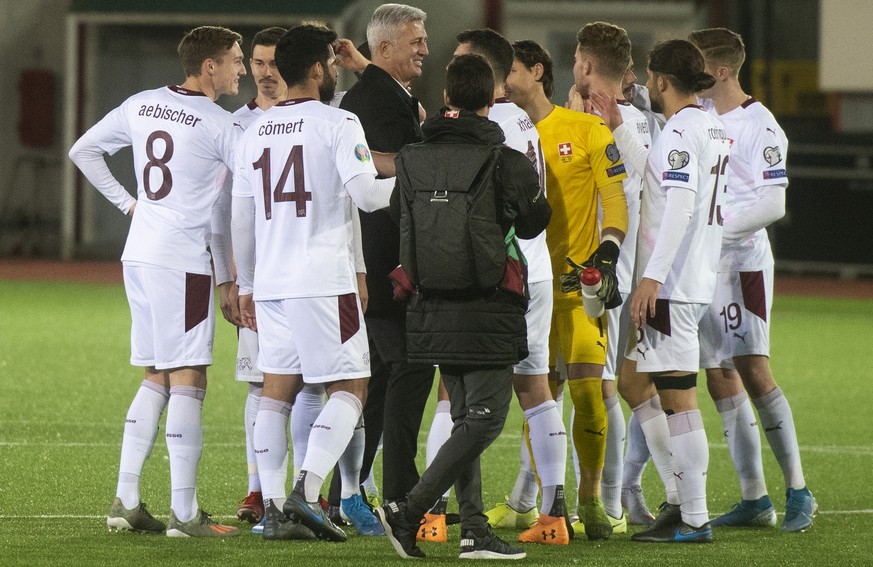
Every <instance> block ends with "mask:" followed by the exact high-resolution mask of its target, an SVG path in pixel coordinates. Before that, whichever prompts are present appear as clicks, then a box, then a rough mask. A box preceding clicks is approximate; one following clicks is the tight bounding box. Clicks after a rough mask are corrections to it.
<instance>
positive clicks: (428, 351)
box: [377, 55, 552, 559]
mask: <svg viewBox="0 0 873 567" xmlns="http://www.w3.org/2000/svg"><path fill="white" fill-rule="evenodd" d="M493 94H494V77H493V74H492V71H491V66H490V65H489V64H488V62H487V61H486V60H485V59H484V58H482V57H480V56H478V55H460V56H457V57H455V58H454V59H453V60H452V62H451V63H449V66H448V68H447V71H446V99H447V100H446V103H447V104H448V105H449V107H450V108H449V109H445V110H444V111H442V112H441V114H440V115H438V116H436V117H434V118H431V119H430V120H428V121H427V122H425V123H424V126H423V129H424V141H423V142H422V143H421V144H416V145H415V146H407V148H406V149H404V150H403V151H401V152H400V155H399V156H398V158H397V170H398V171H397V186H396V187H395V189H394V193H393V194H392V196H391V214H392V217H394V218H395V220H397V221H398V222H399V223H400V227H401V235H400V237H401V250H402V251H403V252H402V254H401V256H402V258H403V261H404V262H405V264H404V267H407V264H408V267H409V268H410V270H411V272H412V273H415V269H414V268H413V267H414V266H417V267H418V268H420V267H421V266H422V265H423V263H426V262H431V266H430V270H431V271H432V272H439V266H437V265H433V263H434V262H439V261H440V260H439V255H431V257H421V256H417V255H416V251H418V250H420V249H421V247H420V246H416V245H415V244H414V242H415V241H414V239H413V238H412V237H413V231H414V229H413V226H414V225H415V222H416V217H415V213H414V208H413V207H412V206H411V201H410V197H409V195H410V194H413V193H415V192H416V191H421V190H422V189H421V187H426V188H427V190H430V188H431V187H433V186H434V185H433V184H434V183H436V184H437V185H439V184H440V183H441V181H440V180H447V181H446V182H445V183H446V186H448V185H450V184H451V182H452V181H457V180H458V179H459V178H458V167H459V166H458V164H462V163H464V161H465V158H467V157H469V156H470V155H472V154H474V153H476V152H475V151H474V150H476V149H478V148H476V147H473V146H472V145H475V146H479V145H482V146H486V147H493V146H498V145H500V144H502V143H503V141H504V136H503V131H502V130H501V129H500V126H499V125H498V124H497V123H495V122H492V121H490V120H488V118H487V115H488V109H489V107H490V106H491V105H492V104H493V101H494V96H493ZM499 151H500V154H499V161H498V166H497V169H496V172H495V173H494V183H493V192H494V193H493V195H494V202H495V208H496V211H497V213H498V215H497V223H498V224H499V225H500V229H501V233H502V235H503V236H504V239H506V237H507V235H509V234H510V230H511V229H512V228H514V229H515V231H516V234H517V235H518V237H520V238H533V237H535V236H536V235H538V234H539V233H541V232H542V231H543V230H545V228H546V225H547V224H548V222H549V219H550V217H551V212H552V211H551V207H550V206H549V204H548V202H546V199H545V195H544V194H543V192H542V189H541V188H540V186H539V179H538V176H537V173H536V171H534V169H533V167H532V166H531V163H530V160H528V159H527V157H525V156H524V155H522V154H521V153H519V152H517V151H515V150H513V149H511V148H508V147H506V146H504V147H502V148H500V150H499ZM413 155H414V156H415V157H411V156H413ZM486 171H487V170H486ZM479 175H482V174H481V173H479ZM459 182H463V181H459ZM416 183H418V184H419V187H418V188H416V187H415V185H416ZM436 193H441V192H440V191H439V190H437V191H435V194H436ZM480 198H481V199H485V198H486V197H484V196H482V197H480ZM438 206H439V205H438ZM446 206H448V205H446ZM419 210H420V209H419ZM419 220H421V218H419ZM429 220H430V221H432V218H429ZM428 224H429V223H428V222H427V221H426V222H425V223H424V225H425V226H428ZM434 228H435V233H434V234H432V235H429V234H416V235H415V238H421V237H428V238H429V239H430V238H432V239H440V238H444V239H446V240H448V239H457V238H462V239H463V238H465V235H464V234H447V233H443V232H442V231H441V230H440V229H439V228H436V227H434ZM441 228H442V229H443V230H444V227H441ZM419 230H422V231H424V230H425V229H423V228H420V229H419ZM408 239H412V241H410V240H408ZM509 246H510V247H511V246H515V247H517V246H518V242H517V240H514V239H510V244H509ZM508 252H509V253H510V255H511V250H508ZM446 262H447V260H445V259H444V260H443V262H442V264H445V263H446ZM507 271H508V270H507ZM521 281H522V284H521V286H519V287H516V288H515V289H516V290H517V291H520V292H521V293H519V294H516V293H512V292H510V291H505V290H504V289H503V284H501V285H500V286H493V287H490V288H484V289H481V290H475V291H474V288H465V289H464V290H463V291H462V294H459V293H457V291H454V290H452V291H445V290H442V291H433V290H430V291H429V290H426V289H420V290H419V292H418V293H417V294H415V295H414V296H413V298H412V301H411V302H410V304H409V307H408V311H407V320H406V321H407V349H408V351H409V356H410V358H413V359H415V360H419V361H422V362H426V363H430V364H438V365H439V367H440V372H441V374H442V377H443V379H444V380H445V384H446V387H447V388H448V390H449V397H450V401H451V413H452V421H453V422H454V427H453V428H452V434H451V436H450V437H449V439H448V440H447V441H446V442H445V444H444V445H443V446H442V448H440V450H439V452H438V453H437V455H436V457H435V458H434V460H433V462H432V463H431V464H430V466H429V467H428V468H427V470H425V471H424V474H422V476H421V480H420V481H419V483H418V484H417V485H416V486H415V488H413V489H412V490H411V491H410V493H409V495H408V498H407V501H406V503H405V504H403V503H395V504H389V505H387V506H383V507H382V508H381V509H379V510H378V511H377V512H378V513H379V516H380V520H381V521H382V523H383V526H384V527H385V532H386V534H387V535H388V537H389V539H390V540H391V542H392V544H393V545H394V548H395V550H397V552H398V554H400V555H401V556H402V557H407V556H413V557H420V556H423V553H422V552H421V550H420V549H419V548H418V547H417V545H416V543H415V535H416V530H417V528H418V526H419V521H420V520H421V518H422V517H423V516H424V514H425V512H427V510H429V509H430V507H431V506H432V505H433V504H434V502H436V501H437V500H438V499H439V498H440V496H441V495H442V494H443V493H444V492H445V491H446V490H448V488H449V487H450V486H452V485H453V484H454V486H455V495H456V496H457V499H458V505H459V507H460V514H461V555H460V557H461V558H471V559H475V558H508V559H519V558H522V557H524V552H523V551H522V550H521V549H517V548H513V547H511V546H510V545H508V544H507V543H506V542H504V541H503V540H501V539H500V538H498V537H497V536H496V535H494V534H493V533H492V532H491V530H490V528H489V527H488V524H487V519H486V517H485V514H484V513H483V512H482V489H481V488H482V487H481V476H480V471H479V456H480V455H481V453H482V452H483V451H484V450H485V449H486V448H487V447H488V446H489V445H490V444H491V443H492V442H493V441H494V439H496V438H497V436H498V435H499V434H500V432H501V431H502V430H503V425H504V423H505V421H506V415H507V413H508V411H509V402H510V400H511V399H512V372H513V369H512V365H513V364H515V363H517V362H518V361H519V360H521V359H523V358H525V357H526V356H527V354H528V353H527V333H526V325H525V319H524V312H525V310H526V308H527V294H526V292H525V288H526V282H524V281H523V279H522V280H521ZM503 283H506V278H504V282H503ZM422 285H423V284H422Z"/></svg>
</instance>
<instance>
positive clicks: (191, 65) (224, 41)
mask: <svg viewBox="0 0 873 567" xmlns="http://www.w3.org/2000/svg"><path fill="white" fill-rule="evenodd" d="M241 41H242V36H241V35H240V34H238V33H236V32H235V31H231V30H229V29H227V28H222V27H219V26H200V27H199V28H194V29H193V30H191V31H189V32H188V33H186V34H185V36H184V37H183V38H182V41H180V42H179V46H178V47H177V48H176V50H177V51H178V53H179V59H181V60H182V67H183V68H184V69H185V76H186V77H197V76H199V75H200V67H201V66H202V65H203V62H204V61H206V60H207V59H214V60H215V61H216V62H218V63H221V58H222V57H224V56H225V55H226V54H227V51H228V50H229V49H230V48H231V47H233V44H234V43H240V42H241Z"/></svg>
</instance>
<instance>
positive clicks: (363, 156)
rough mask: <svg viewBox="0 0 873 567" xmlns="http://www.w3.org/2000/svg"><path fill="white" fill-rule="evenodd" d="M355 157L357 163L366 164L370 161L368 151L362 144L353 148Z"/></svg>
mask: <svg viewBox="0 0 873 567" xmlns="http://www.w3.org/2000/svg"><path fill="white" fill-rule="evenodd" d="M355 157H356V158H358V161H360V162H363V163H366V162H368V161H370V150H369V149H367V146H365V145H364V144H358V145H357V146H355Z"/></svg>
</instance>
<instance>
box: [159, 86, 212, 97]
mask: <svg viewBox="0 0 873 567" xmlns="http://www.w3.org/2000/svg"><path fill="white" fill-rule="evenodd" d="M167 88H168V89H170V90H171V91H173V92H174V93H177V94H180V95H184V96H206V94H205V93H201V92H200V91H192V90H188V89H183V88H182V87H180V86H179V85H167Z"/></svg>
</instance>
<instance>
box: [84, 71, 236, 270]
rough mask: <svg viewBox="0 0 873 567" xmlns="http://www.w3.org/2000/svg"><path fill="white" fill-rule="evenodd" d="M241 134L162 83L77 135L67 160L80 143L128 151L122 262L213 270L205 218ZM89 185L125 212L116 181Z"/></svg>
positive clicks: (206, 105) (198, 99) (221, 115)
mask: <svg viewBox="0 0 873 567" xmlns="http://www.w3.org/2000/svg"><path fill="white" fill-rule="evenodd" d="M241 133H242V129H241V128H239V127H236V126H234V123H233V121H232V119H231V114H230V113H229V112H227V111H226V110H224V109H222V108H221V107H220V106H218V105H216V104H215V103H214V102H213V101H212V100H210V99H209V98H208V97H207V96H206V95H204V94H203V93H200V92H192V91H188V90H186V89H183V88H181V87H177V86H169V87H162V88H160V89H154V90H149V91H144V92H141V93H138V94H135V95H133V96H132V97H130V98H129V99H127V100H126V101H124V102H123V103H122V104H121V106H119V107H118V108H116V109H114V110H113V111H111V112H110V113H109V114H107V115H106V116H105V117H104V118H103V119H102V120H101V121H100V122H98V123H97V124H95V125H94V126H93V127H92V128H91V129H90V130H88V131H87V132H86V133H85V134H84V135H83V136H82V138H81V139H80V140H79V141H78V142H77V144H76V146H74V148H73V150H71V155H72V154H73V153H74V152H75V151H76V149H77V147H78V146H80V145H81V146H83V147H96V148H100V149H101V150H102V151H103V152H105V153H108V154H110V155H112V154H114V153H116V152H117V151H118V150H120V149H121V148H124V147H127V146H131V147H132V149H133V162H134V171H135V173H136V177H137V207H136V212H135V214H134V218H133V221H132V223H131V227H130V232H129V234H128V237H127V242H126V244H125V247H124V253H123V254H122V256H121V260H122V262H130V263H140V264H149V265H154V266H160V267H164V268H170V269H176V270H181V271H184V272H189V273H196V274H211V273H212V268H211V265H210V257H209V252H208V250H207V245H208V242H209V238H210V221H211V218H212V214H213V209H214V206H215V203H216V201H217V199H218V198H219V195H220V193H221V190H222V187H223V184H224V180H225V177H226V176H227V174H228V168H229V167H230V166H232V164H233V153H234V148H235V147H236V143H237V140H238V139H239V135H240V134H241ZM225 164H227V165H225ZM83 171H84V170H83ZM85 173H86V174H87V173H89V172H88V171H85ZM89 179H91V176H89ZM92 181H93V179H92ZM112 181H114V180H112ZM95 185H96V186H97V189H99V190H100V191H101V192H102V193H103V194H104V195H105V196H106V197H107V199H109V200H110V201H111V202H112V203H114V204H115V205H116V206H118V207H119V208H122V210H125V209H126V208H129V205H128V206H127V207H123V205H124V204H125V200H129V196H127V195H126V194H124V190H123V188H122V187H120V186H119V185H117V183H116V184H114V185H113V184H112V183H106V184H103V183H95Z"/></svg>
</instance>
